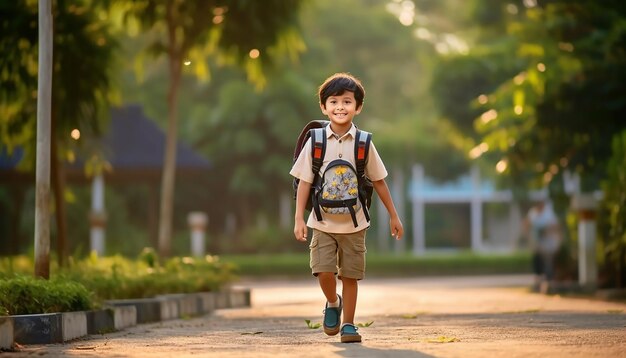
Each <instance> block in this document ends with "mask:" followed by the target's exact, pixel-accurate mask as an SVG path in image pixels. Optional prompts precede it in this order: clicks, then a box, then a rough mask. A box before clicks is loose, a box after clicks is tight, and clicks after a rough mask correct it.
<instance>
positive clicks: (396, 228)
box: [372, 179, 404, 240]
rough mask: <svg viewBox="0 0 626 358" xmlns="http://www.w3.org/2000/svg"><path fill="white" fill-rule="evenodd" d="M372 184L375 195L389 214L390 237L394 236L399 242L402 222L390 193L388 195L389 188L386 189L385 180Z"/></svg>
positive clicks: (402, 229)
mask: <svg viewBox="0 0 626 358" xmlns="http://www.w3.org/2000/svg"><path fill="white" fill-rule="evenodd" d="M372 183H373V184H374V189H375V190H376V194H378V197H379V198H380V200H382V202H383V204H384V205H385V208H387V212H388V213H389V228H390V229H391V236H395V238H396V240H400V239H401V238H402V236H403V235H404V228H403V227H402V222H401V221H400V218H399V217H398V212H397V211H396V207H395V206H394V205H393V199H392V198H391V193H389V187H387V183H386V182H385V179H381V180H377V181H374V182H372Z"/></svg>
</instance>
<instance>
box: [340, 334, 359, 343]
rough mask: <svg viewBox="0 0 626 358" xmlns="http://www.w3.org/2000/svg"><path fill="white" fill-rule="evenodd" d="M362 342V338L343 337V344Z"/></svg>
mask: <svg viewBox="0 0 626 358" xmlns="http://www.w3.org/2000/svg"><path fill="white" fill-rule="evenodd" d="M359 342H361V336H360V335H359V336H352V335H349V336H341V343H359Z"/></svg>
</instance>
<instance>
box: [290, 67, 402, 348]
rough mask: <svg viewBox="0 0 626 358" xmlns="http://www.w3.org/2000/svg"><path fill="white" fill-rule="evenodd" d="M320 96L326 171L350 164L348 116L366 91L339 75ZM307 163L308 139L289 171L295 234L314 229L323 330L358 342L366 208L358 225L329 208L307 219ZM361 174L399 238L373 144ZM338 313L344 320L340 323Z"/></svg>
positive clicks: (304, 238) (351, 145) (351, 141)
mask: <svg viewBox="0 0 626 358" xmlns="http://www.w3.org/2000/svg"><path fill="white" fill-rule="evenodd" d="M318 95H319V101H320V102H319V103H320V108H321V110H322V113H324V115H326V116H327V117H328V119H329V120H330V124H329V126H327V127H326V136H327V141H326V143H327V144H326V154H325V155H324V161H323V164H322V167H321V170H320V174H321V173H324V169H325V168H326V166H328V164H329V163H330V162H332V161H334V160H336V159H343V160H346V161H348V162H350V163H351V164H352V165H353V166H354V165H355V158H354V155H355V153H354V140H355V138H354V137H355V135H356V127H355V126H354V124H353V123H352V120H353V118H354V116H356V115H357V114H359V113H360V112H361V110H362V109H363V99H364V97H365V90H364V89H363V86H362V85H361V82H360V81H359V80H358V79H356V78H355V77H353V76H352V75H349V74H346V73H337V74H334V75H332V76H330V77H329V78H328V79H326V81H324V83H323V84H322V85H321V86H320V88H319V93H318ZM311 166H312V159H311V140H310V139H309V140H308V142H307V143H306V145H305V146H304V148H303V149H302V152H301V153H300V156H299V157H298V159H297V160H296V162H295V163H294V165H293V168H292V169H291V171H290V174H291V175H292V176H294V177H296V178H298V179H300V184H299V185H298V191H297V195H296V197H297V199H296V214H295V225H294V230H293V232H294V235H295V237H296V240H299V241H302V242H306V241H307V225H308V226H310V227H311V228H312V229H313V238H312V240H311V244H310V251H311V252H310V255H311V256H310V258H311V262H310V265H311V270H312V273H313V275H314V276H317V278H318V281H319V285H320V287H321V289H322V292H323V293H324V296H325V297H326V301H327V302H326V306H325V309H324V323H323V326H324V332H325V333H326V334H327V335H336V334H337V333H339V332H341V342H344V343H347V342H361V336H360V335H359V333H358V332H357V328H356V326H355V325H354V312H355V310H356V301H357V291H358V284H357V281H358V280H361V279H362V278H363V276H364V272H365V252H366V249H365V231H366V230H367V228H368V227H369V222H368V221H367V219H366V218H365V214H364V210H366V208H360V210H358V211H357V212H356V220H357V224H354V222H353V219H352V218H351V215H346V214H337V213H330V212H323V215H322V220H318V219H317V218H316V216H315V215H314V213H313V212H311V214H310V215H309V218H308V221H307V222H306V223H305V221H304V212H305V207H306V202H307V199H308V196H309V190H310V188H311V185H312V183H313V181H314V178H313V171H312V167H311ZM365 174H366V175H367V177H368V178H370V180H371V181H372V183H373V185H374V190H376V193H377V194H378V196H379V197H380V199H381V200H382V202H383V204H384V205H385V208H387V211H388V212H389V216H390V220H389V224H390V225H389V226H390V228H391V234H392V236H394V237H395V238H396V240H400V239H401V238H402V235H403V233H404V229H403V227H402V223H401V221H400V218H399V217H398V213H397V212H396V209H395V206H394V204H393V200H392V199H391V194H390V193H389V188H388V187H387V184H386V183H385V179H384V178H385V177H386V176H387V170H386V169H385V166H384V164H383V162H382V160H381V159H380V157H379V155H378V152H377V151H376V148H375V147H374V144H373V143H372V142H371V143H370V150H369V154H368V158H367V162H366V166H365ZM335 274H337V275H338V278H339V279H340V280H341V281H342V286H343V290H342V295H338V294H337V292H336V289H337V288H336V280H335ZM342 296H343V297H342ZM342 311H343V324H341V314H342Z"/></svg>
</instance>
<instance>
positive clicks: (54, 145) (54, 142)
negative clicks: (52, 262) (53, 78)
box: [50, 110, 67, 267]
mask: <svg viewBox="0 0 626 358" xmlns="http://www.w3.org/2000/svg"><path fill="white" fill-rule="evenodd" d="M51 122H52V129H51V133H52V137H51V139H50V141H51V153H50V165H51V171H52V178H51V179H52V187H53V188H54V209H55V216H54V217H55V219H56V226H57V261H58V264H59V267H64V266H65V258H66V257H67V215H66V213H65V195H64V194H65V171H64V170H63V161H62V160H61V159H60V158H59V141H58V138H57V135H56V127H57V118H56V115H55V114H54V110H53V111H52V121H51Z"/></svg>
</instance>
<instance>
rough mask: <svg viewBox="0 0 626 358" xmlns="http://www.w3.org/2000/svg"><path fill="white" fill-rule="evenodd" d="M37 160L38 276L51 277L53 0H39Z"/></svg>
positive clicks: (36, 224)
mask: <svg viewBox="0 0 626 358" xmlns="http://www.w3.org/2000/svg"><path fill="white" fill-rule="evenodd" d="M38 68H39V73H38V84H37V164H36V174H35V188H36V192H35V276H36V277H42V278H45V279H48V278H49V277H50V207H49V204H50V118H51V117H50V112H51V108H50V107H51V98H52V0H39V64H38Z"/></svg>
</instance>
